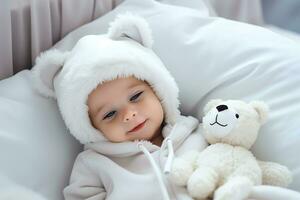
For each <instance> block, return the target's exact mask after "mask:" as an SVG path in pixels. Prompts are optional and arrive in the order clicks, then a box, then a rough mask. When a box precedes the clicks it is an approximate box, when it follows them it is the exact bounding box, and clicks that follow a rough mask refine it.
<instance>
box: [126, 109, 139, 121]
mask: <svg viewBox="0 0 300 200" xmlns="http://www.w3.org/2000/svg"><path fill="white" fill-rule="evenodd" d="M136 115H137V112H136V111H134V110H128V111H127V112H126V113H125V115H124V119H123V121H124V122H128V121H130V120H132V118H134V117H135V116H136Z"/></svg>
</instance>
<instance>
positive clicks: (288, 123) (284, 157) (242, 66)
mask: <svg viewBox="0 0 300 200" xmlns="http://www.w3.org/2000/svg"><path fill="white" fill-rule="evenodd" d="M127 11H132V12H133V13H135V14H139V15H141V16H143V17H145V18H146V20H147V21H148V22H149V23H150V27H151V28H152V30H153V35H154V51H155V52H156V53H157V54H158V55H159V56H160V57H161V59H162V60H163V61H164V63H165V64H166V66H167V67H168V69H169V70H170V71H171V73H172V74H173V75H174V77H175V79H176V81H177V82H178V85H179V88H180V100H181V110H182V112H183V113H184V114H186V115H193V116H196V117H198V118H200V119H201V118H202V116H203V112H202V110H203V107H204V105H205V104H206V103H207V102H208V101H209V100H210V99H213V98H222V99H242V100H245V101H251V100H263V101H265V102H266V103H267V104H268V105H269V106H270V107H271V113H270V119H269V120H268V122H267V124H265V125H264V126H263V128H262V129H261V131H260V135H259V137H258V139H257V142H256V144H255V145H254V147H253V148H252V150H253V152H254V154H255V155H256V156H257V157H258V158H259V159H261V160H268V161H275V162H279V163H281V164H284V165H287V166H288V167H289V168H290V169H291V170H292V172H293V175H294V181H293V183H292V184H291V185H290V188H292V189H295V190H298V191H300V158H299V155H298V154H299V152H300V129H299V124H300V103H299V102H300V87H299V85H300V75H299V74H300V66H299V63H300V56H299V52H300V46H299V44H297V43H296V42H294V41H292V40H289V39H287V38H285V37H283V36H281V35H279V34H276V33H273V32H271V31H269V30H267V29H265V28H261V27H258V26H253V25H249V24H245V23H240V22H235V21H230V20H226V19H223V18H216V17H208V16H206V15H205V14H203V13H201V12H198V11H197V10H194V9H189V8H184V7H178V6H171V5H166V4H160V3H157V2H154V1H153V0H144V1H140V0H127V1H125V2H123V3H122V4H120V5H119V6H118V7H117V8H116V9H114V10H113V11H112V12H110V13H108V14H107V15H105V16H103V17H101V18H99V19H97V20H96V21H94V22H91V23H89V24H87V25H85V26H83V27H81V28H79V29H77V30H75V31H73V32H72V33H70V34H69V35H67V36H66V38H65V39H63V40H62V41H61V42H60V43H58V44H57V45H56V48H59V49H61V50H68V49H71V48H72V47H73V45H74V44H75V42H76V41H77V40H78V39H79V38H80V37H82V36H83V35H87V34H98V33H105V32H106V31H107V26H108V23H109V22H110V21H111V20H112V19H114V17H115V16H116V15H117V14H119V13H124V12H127Z"/></svg>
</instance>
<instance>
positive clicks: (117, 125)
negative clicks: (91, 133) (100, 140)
mask: <svg viewBox="0 0 300 200" xmlns="http://www.w3.org/2000/svg"><path fill="white" fill-rule="evenodd" d="M87 104H88V108H89V116H90V119H91V122H92V124H93V126H94V127H95V128H96V129H98V130H100V131H101V132H102V133H103V134H104V136H105V137H106V138H107V139H108V140H110V141H112V142H123V141H133V140H136V139H139V140H151V139H153V138H154V136H157V135H158V134H160V133H161V125H162V122H163V118H164V114H163V108H162V106H161V103H160V101H159V99H158V98H157V96H156V95H155V93H154V92H153V91H152V88H151V87H150V86H149V85H148V84H147V83H145V82H144V81H140V80H137V79H136V78H134V77H128V78H119V79H116V80H112V81H107V82H105V83H103V84H101V85H99V86H98V87H97V88H96V89H95V90H93V92H92V93H91V94H90V95H89V97H88V102H87Z"/></svg>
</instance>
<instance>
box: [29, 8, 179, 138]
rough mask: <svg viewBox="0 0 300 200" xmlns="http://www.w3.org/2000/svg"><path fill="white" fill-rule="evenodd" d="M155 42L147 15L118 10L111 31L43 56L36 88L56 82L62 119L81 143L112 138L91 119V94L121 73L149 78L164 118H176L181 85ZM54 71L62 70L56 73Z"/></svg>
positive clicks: (172, 120) (36, 71)
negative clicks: (159, 54)
mask: <svg viewBox="0 0 300 200" xmlns="http://www.w3.org/2000/svg"><path fill="white" fill-rule="evenodd" d="M151 47H152V35H151V30H150V28H149V27H148V24H147V22H146V21H145V20H144V19H143V18H141V17H138V16H134V15H132V14H126V15H122V16H119V17H117V19H116V20H115V21H114V22H113V23H112V24H111V26H110V29H109V31H108V34H107V35H89V36H85V37H83V38H81V39H80V40H79V41H78V42H77V44H76V45H75V47H74V48H73V49H72V51H70V52H69V53H67V56H64V55H65V54H66V53H64V54H63V53H61V54H62V55H58V56H57V59H53V57H54V56H53V55H54V53H55V54H56V53H57V52H56V50H49V51H48V52H46V53H45V54H44V55H42V56H41V57H39V58H38V59H37V64H36V66H35V67H34V68H33V75H34V77H35V79H37V81H36V83H37V84H36V85H37V89H38V90H40V89H41V88H42V89H43V88H45V87H47V86H45V84H43V83H52V84H48V86H49V85H53V84H54V89H52V91H53V93H55V96H56V99H57V101H58V105H59V108H60V111H61V114H62V116H63V119H64V120H65V123H66V125H67V127H68V128H69V129H70V132H71V134H72V135H74V137H75V138H76V139H78V140H79V141H80V142H81V143H82V144H86V143H89V142H99V141H107V139H106V138H105V137H104V136H103V134H102V133H101V132H100V131H99V130H98V129H95V128H94V127H93V126H92V124H91V122H90V118H89V114H88V107H87V99H88V95H89V94H90V93H91V92H92V91H93V90H94V89H95V88H96V87H97V86H98V85H99V84H102V83H103V82H105V81H109V80H113V79H116V78H118V77H129V76H134V77H136V78H137V79H140V80H144V81H147V82H148V83H149V84H150V86H151V87H152V88H153V90H154V92H155V93H156V95H157V96H158V98H159V100H160V101H161V104H162V107H163V109H164V114H165V119H164V120H165V122H166V123H167V124H175V122H176V120H177V119H178V117H179V116H180V115H179V101H178V87H177V84H176V82H175V80H174V78H173V77H172V76H171V75H170V73H169V72H168V71H167V69H166V68H165V66H164V64H163V63H162V62H161V60H160V59H159V58H158V57H157V56H156V55H155V53H153V51H152V50H151ZM61 58H65V59H64V60H63V61H62V60H61ZM58 64H61V65H60V67H58ZM52 68H54V70H52ZM42 69H50V70H51V71H52V73H51V75H50V76H49V75H48V74H49V73H48V71H49V70H42ZM53 71H55V72H57V73H56V75H55V76H53V74H55V73H53ZM45 74H46V75H45ZM38 83H41V84H43V85H42V86H40V85H39V84H38ZM48 88H49V90H51V87H48ZM44 91H45V90H44V89H43V90H42V91H41V93H42V94H44V93H45V92H44Z"/></svg>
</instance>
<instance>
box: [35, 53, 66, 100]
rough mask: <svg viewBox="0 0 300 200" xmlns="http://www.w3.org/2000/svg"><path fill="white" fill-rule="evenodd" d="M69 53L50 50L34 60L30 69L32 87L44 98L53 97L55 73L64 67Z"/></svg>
mask: <svg viewBox="0 0 300 200" xmlns="http://www.w3.org/2000/svg"><path fill="white" fill-rule="evenodd" d="M68 54H69V52H61V51H59V50H57V49H51V50H48V51H45V52H43V53H41V55H40V56H39V57H37V58H36V60H35V63H36V64H35V65H34V67H33V68H32V76H33V81H34V87H35V89H37V91H38V92H39V93H41V94H42V95H44V96H46V97H52V98H56V97H55V92H54V86H53V80H54V77H55V75H56V74H57V72H58V71H59V70H60V69H61V68H62V66H63V65H64V62H65V59H66V57H67V55H68Z"/></svg>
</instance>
